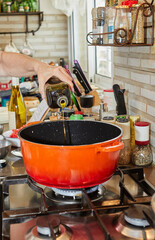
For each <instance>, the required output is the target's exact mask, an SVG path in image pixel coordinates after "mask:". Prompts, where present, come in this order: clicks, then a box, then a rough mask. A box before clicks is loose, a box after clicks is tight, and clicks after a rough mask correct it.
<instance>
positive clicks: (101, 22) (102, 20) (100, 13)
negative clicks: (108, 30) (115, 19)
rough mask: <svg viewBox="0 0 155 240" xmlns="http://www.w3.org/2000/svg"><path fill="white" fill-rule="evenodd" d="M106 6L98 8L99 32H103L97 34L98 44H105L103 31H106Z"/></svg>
mask: <svg viewBox="0 0 155 240" xmlns="http://www.w3.org/2000/svg"><path fill="white" fill-rule="evenodd" d="M105 12H106V8H105V7H98V8H97V33H99V34H101V35H98V36H97V44H99V45H102V44H103V35H102V34H103V33H104V25H105Z"/></svg>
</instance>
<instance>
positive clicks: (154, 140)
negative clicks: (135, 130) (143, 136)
mask: <svg viewBox="0 0 155 240" xmlns="http://www.w3.org/2000/svg"><path fill="white" fill-rule="evenodd" d="M150 143H151V145H152V146H153V147H155V137H154V136H150Z"/></svg>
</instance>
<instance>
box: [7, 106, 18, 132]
mask: <svg viewBox="0 0 155 240" xmlns="http://www.w3.org/2000/svg"><path fill="white" fill-rule="evenodd" d="M8 114H9V115H8V117H9V130H11V129H16V115H15V112H11V111H9V112H8Z"/></svg>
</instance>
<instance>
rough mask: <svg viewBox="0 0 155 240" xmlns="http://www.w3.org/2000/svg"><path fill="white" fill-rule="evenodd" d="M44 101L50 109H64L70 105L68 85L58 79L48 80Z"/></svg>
mask: <svg viewBox="0 0 155 240" xmlns="http://www.w3.org/2000/svg"><path fill="white" fill-rule="evenodd" d="M45 93H46V101H47V104H48V106H49V107H50V108H65V107H67V106H69V105H70V104H71V94H70V88H69V85H68V84H66V83H64V82H61V81H60V80H59V79H58V78H54V77H52V78H50V79H49V80H48V81H47V83H46V84H45Z"/></svg>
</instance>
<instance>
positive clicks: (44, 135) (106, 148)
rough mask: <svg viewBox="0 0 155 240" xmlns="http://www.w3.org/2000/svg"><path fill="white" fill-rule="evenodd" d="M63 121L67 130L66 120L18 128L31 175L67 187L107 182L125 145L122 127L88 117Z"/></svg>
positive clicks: (53, 185) (28, 171)
mask: <svg viewBox="0 0 155 240" xmlns="http://www.w3.org/2000/svg"><path fill="white" fill-rule="evenodd" d="M64 123H65V131H64V128H63V127H64V126H63V121H52V122H43V123H39V124H34V125H32V126H27V127H25V128H23V129H22V130H20V131H19V134H18V135H19V139H20V141H21V150H22V154H23V161H24V165H25V168H26V171H27V173H28V175H29V176H30V177H31V178H32V179H33V180H34V181H36V182H37V183H40V184H43V185H46V186H50V187H55V188H64V189H77V188H87V187H91V186H94V185H98V184H100V183H103V182H105V181H107V180H108V179H109V178H110V177H111V176H112V175H113V174H114V172H115V170H116V167H117V163H118V158H119V153H120V150H121V149H122V148H123V147H124V145H123V143H122V142H121V137H122V130H121V128H119V127H118V126H116V125H113V124H108V123H103V122H97V121H86V120H73V121H71V120H70V121H65V122H64ZM65 135H66V137H65Z"/></svg>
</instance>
